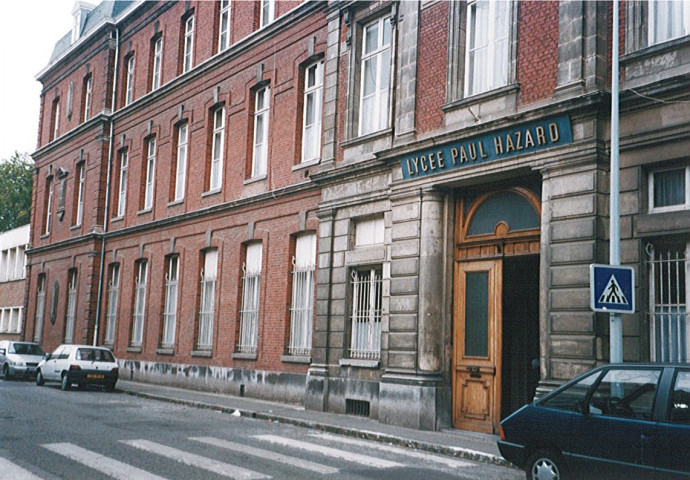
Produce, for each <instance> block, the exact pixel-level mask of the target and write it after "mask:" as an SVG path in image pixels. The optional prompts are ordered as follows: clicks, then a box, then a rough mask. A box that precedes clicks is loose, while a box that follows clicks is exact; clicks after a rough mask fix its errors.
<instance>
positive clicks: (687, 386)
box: [670, 370, 690, 425]
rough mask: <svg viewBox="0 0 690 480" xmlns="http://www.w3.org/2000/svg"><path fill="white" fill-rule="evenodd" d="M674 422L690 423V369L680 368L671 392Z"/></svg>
mask: <svg viewBox="0 0 690 480" xmlns="http://www.w3.org/2000/svg"><path fill="white" fill-rule="evenodd" d="M670 420H671V422H672V423H680V424H683V425H690V371H687V370H680V371H679V372H678V374H677V375H676V381H675V383H674V385H673V393H672V394H671V415H670Z"/></svg>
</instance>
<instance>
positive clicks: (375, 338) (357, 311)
mask: <svg viewBox="0 0 690 480" xmlns="http://www.w3.org/2000/svg"><path fill="white" fill-rule="evenodd" d="M381 287H382V275H381V270H376V269H374V268H372V269H369V270H354V271H353V272H352V288H353V294H352V339H351V341H350V356H351V357H352V358H364V359H378V358H379V357H380V355H381V304H382V300H383V295H382V289H381Z"/></svg>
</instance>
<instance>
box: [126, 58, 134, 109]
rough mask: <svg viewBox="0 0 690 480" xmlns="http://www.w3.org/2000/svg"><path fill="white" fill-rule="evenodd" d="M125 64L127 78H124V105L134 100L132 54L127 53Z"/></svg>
mask: <svg viewBox="0 0 690 480" xmlns="http://www.w3.org/2000/svg"><path fill="white" fill-rule="evenodd" d="M125 62H126V64H127V78H126V80H125V106H127V105H129V104H130V103H132V101H133V100H134V55H133V54H132V55H129V56H128V57H126V60H125Z"/></svg>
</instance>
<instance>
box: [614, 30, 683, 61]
mask: <svg viewBox="0 0 690 480" xmlns="http://www.w3.org/2000/svg"><path fill="white" fill-rule="evenodd" d="M686 43H690V37H688V36H683V37H679V38H674V39H672V40H666V41H665V42H661V43H655V44H654V45H649V46H646V47H641V48H639V49H638V50H635V51H633V52H629V53H626V54H625V55H621V58H620V61H621V63H622V64H625V63H626V62H629V61H635V60H640V59H643V58H646V57H651V56H654V55H658V54H660V53H665V52H666V51H667V50H669V51H670V50H676V49H677V48H678V47H679V46H681V45H684V44H686Z"/></svg>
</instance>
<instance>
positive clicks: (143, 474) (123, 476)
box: [42, 443, 165, 480]
mask: <svg viewBox="0 0 690 480" xmlns="http://www.w3.org/2000/svg"><path fill="white" fill-rule="evenodd" d="M42 446H43V447H44V448H47V449H48V450H50V451H51V452H55V453H58V454H60V455H63V456H65V457H67V458H69V459H71V460H74V461H77V462H79V463H81V464H82V465H86V466H87V467H89V468H93V469H94V470H98V471H99V472H101V473H105V474H106V475H110V476H111V477H113V478H116V479H117V480H132V479H133V478H136V479H137V480H165V478H163V477H159V476H158V475H154V474H153V473H149V472H147V471H146V470H141V469H140V468H136V467H133V466H131V465H127V464H126V463H123V462H120V461H118V460H114V459H112V458H109V457H106V456H104V455H101V454H99V453H96V452H92V451H90V450H86V449H85V448H81V447H79V446H77V445H73V444H71V443H51V444H46V445H42Z"/></svg>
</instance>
